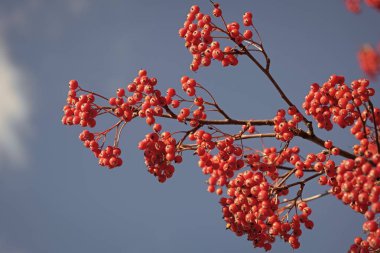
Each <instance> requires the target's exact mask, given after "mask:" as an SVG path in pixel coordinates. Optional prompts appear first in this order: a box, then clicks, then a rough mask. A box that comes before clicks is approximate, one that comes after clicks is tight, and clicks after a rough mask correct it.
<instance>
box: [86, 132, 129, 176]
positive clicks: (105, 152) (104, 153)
mask: <svg viewBox="0 0 380 253" xmlns="http://www.w3.org/2000/svg"><path fill="white" fill-rule="evenodd" d="M100 137H101V134H93V133H91V132H90V131H89V130H83V131H82V132H81V133H80V134H79V139H80V140H81V141H82V142H83V145H84V146H85V147H86V148H88V149H90V150H91V151H92V152H93V153H94V155H95V157H96V158H98V159H99V165H100V166H103V167H108V168H109V169H113V168H115V167H119V166H121V165H122V164H123V160H122V159H121V158H120V157H119V156H120V154H121V150H120V148H118V147H114V146H107V147H106V148H104V149H102V147H101V146H99V142H98V141H99V139H100Z"/></svg>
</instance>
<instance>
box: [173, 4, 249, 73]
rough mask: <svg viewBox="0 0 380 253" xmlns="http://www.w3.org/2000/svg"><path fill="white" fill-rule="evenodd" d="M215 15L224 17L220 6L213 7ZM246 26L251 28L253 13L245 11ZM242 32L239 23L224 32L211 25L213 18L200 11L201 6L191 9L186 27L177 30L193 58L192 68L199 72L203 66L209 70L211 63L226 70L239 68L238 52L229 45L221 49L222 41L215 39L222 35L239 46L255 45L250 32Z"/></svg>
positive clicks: (232, 24) (228, 25)
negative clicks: (220, 65) (218, 63)
mask: <svg viewBox="0 0 380 253" xmlns="http://www.w3.org/2000/svg"><path fill="white" fill-rule="evenodd" d="M213 15H214V16H215V17H222V10H221V9H220V8H219V4H217V3H215V4H214V10H213ZM243 24H244V26H252V13H251V12H246V13H245V14H244V15H243ZM239 29H240V25H239V23H238V22H231V23H229V24H226V27H225V29H222V28H219V27H217V26H216V25H215V24H214V23H213V22H212V20H211V16H209V15H207V14H203V13H201V12H200V9H199V6H197V5H194V6H192V7H191V8H190V11H189V13H188V14H187V18H186V21H185V23H184V25H183V27H182V28H180V29H179V31H178V33H179V36H180V37H182V38H184V39H185V46H186V48H188V49H189V51H190V53H191V54H192V55H193V61H192V63H191V65H190V69H191V70H192V71H197V70H198V69H199V67H200V66H204V67H207V66H209V65H210V64H211V61H212V60H217V61H219V62H221V64H222V66H223V67H226V66H229V65H231V66H236V65H237V64H238V63H239V61H238V59H237V57H236V56H237V55H238V54H237V52H236V51H235V50H234V49H233V48H232V47H230V46H226V47H225V48H224V49H221V48H220V44H219V42H218V41H216V40H214V38H215V37H221V36H218V35H214V34H213V33H215V32H219V33H220V34H221V35H222V36H223V35H224V36H226V35H227V37H226V39H229V40H232V41H233V42H235V43H236V44H238V45H239V44H241V43H242V42H243V41H246V42H248V43H254V42H253V40H252V36H253V33H252V31H251V30H245V31H244V32H243V33H241V32H240V31H239Z"/></svg>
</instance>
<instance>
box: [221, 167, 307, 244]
mask: <svg viewBox="0 0 380 253" xmlns="http://www.w3.org/2000/svg"><path fill="white" fill-rule="evenodd" d="M227 189H228V190H227V194H228V196H229V197H228V198H221V200H220V204H221V205H222V212H223V217H224V220H225V221H226V223H227V228H229V229H230V230H231V231H232V232H234V233H235V234H236V235H237V236H242V235H244V234H246V235H247V238H248V240H250V241H252V243H253V246H254V247H260V248H264V249H265V250H266V251H268V250H270V249H271V248H272V246H271V244H272V243H273V242H274V241H275V237H276V236H279V237H281V238H282V239H283V240H284V241H286V242H288V243H289V244H290V245H291V247H292V248H294V249H297V248H299V246H300V243H299V240H298V238H299V236H300V235H301V234H302V230H301V223H304V225H305V227H306V228H309V229H312V228H313V226H314V224H313V222H312V221H310V220H309V218H308V216H309V215H310V214H311V212H312V210H311V208H309V207H308V206H307V204H306V203H305V202H300V203H299V204H298V208H299V210H300V211H301V212H302V214H300V215H294V216H293V218H292V220H291V221H290V222H288V221H285V219H282V218H280V215H281V209H279V199H278V198H277V197H275V195H274V194H272V193H271V192H272V187H271V185H270V183H269V182H268V181H267V180H266V177H265V175H264V174H263V173H262V172H259V171H256V172H253V171H244V172H242V173H240V174H238V175H237V177H236V178H235V179H233V180H231V181H230V182H229V184H228V186H227Z"/></svg>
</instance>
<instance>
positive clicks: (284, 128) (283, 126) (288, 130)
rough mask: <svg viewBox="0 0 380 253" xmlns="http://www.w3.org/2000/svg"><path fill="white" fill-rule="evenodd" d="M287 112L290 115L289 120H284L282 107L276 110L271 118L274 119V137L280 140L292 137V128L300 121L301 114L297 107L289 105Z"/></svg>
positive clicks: (287, 139)
mask: <svg viewBox="0 0 380 253" xmlns="http://www.w3.org/2000/svg"><path fill="white" fill-rule="evenodd" d="M288 114H289V115H290V116H292V119H291V120H288V121H287V120H286V118H285V116H286V112H285V110H284V109H280V110H278V111H277V114H276V116H275V117H274V118H273V121H274V131H275V133H276V134H277V135H276V138H277V139H279V140H281V141H290V140H291V139H293V137H294V134H293V131H294V129H296V128H297V125H298V123H299V122H301V121H302V119H303V116H302V114H301V113H299V112H298V111H297V108H296V107H294V106H291V107H289V109H288Z"/></svg>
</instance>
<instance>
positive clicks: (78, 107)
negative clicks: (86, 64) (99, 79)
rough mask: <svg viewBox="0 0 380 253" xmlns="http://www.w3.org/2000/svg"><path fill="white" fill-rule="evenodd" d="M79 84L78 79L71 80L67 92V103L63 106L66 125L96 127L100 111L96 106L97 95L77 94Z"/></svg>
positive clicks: (63, 121) (63, 118) (63, 120)
mask: <svg viewBox="0 0 380 253" xmlns="http://www.w3.org/2000/svg"><path fill="white" fill-rule="evenodd" d="M78 88H79V85H78V81H76V80H71V81H70V82H69V92H68V94H67V99H66V101H67V104H66V105H65V106H64V107H63V112H64V116H63V117H62V123H63V124H64V125H81V126H82V127H86V126H89V127H94V126H95V125H96V120H95V118H96V116H97V115H98V111H97V109H96V107H95V104H94V102H95V97H94V95H93V94H83V95H80V96H79V97H78V96H77V91H78Z"/></svg>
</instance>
